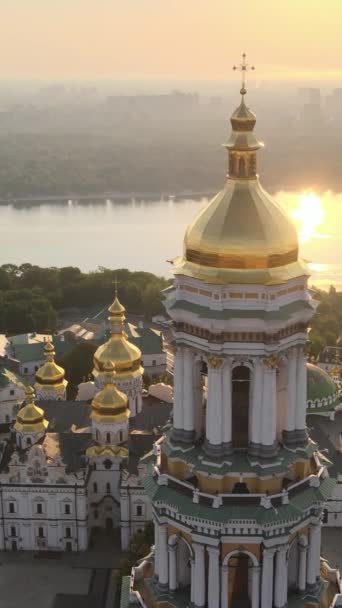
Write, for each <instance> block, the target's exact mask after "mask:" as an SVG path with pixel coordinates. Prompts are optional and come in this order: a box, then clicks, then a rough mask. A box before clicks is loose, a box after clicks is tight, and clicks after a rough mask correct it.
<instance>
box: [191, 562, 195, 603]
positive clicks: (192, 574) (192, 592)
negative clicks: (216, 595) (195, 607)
mask: <svg viewBox="0 0 342 608" xmlns="http://www.w3.org/2000/svg"><path fill="white" fill-rule="evenodd" d="M190 564H191V589H190V601H191V603H192V604H193V603H194V602H195V586H196V581H195V560H194V558H191V560H190Z"/></svg>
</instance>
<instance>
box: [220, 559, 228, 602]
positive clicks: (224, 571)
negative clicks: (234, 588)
mask: <svg viewBox="0 0 342 608" xmlns="http://www.w3.org/2000/svg"><path fill="white" fill-rule="evenodd" d="M228 602H229V597H228V564H226V565H224V566H221V608H228Z"/></svg>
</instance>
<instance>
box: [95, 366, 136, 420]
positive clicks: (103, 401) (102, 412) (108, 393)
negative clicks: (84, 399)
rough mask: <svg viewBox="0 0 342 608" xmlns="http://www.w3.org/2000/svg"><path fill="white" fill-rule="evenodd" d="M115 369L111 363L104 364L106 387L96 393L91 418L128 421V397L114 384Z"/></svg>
mask: <svg viewBox="0 0 342 608" xmlns="http://www.w3.org/2000/svg"><path fill="white" fill-rule="evenodd" d="M114 370H115V368H114V365H113V363H112V362H111V361H106V363H105V364H104V379H105V386H104V388H103V389H102V390H100V391H99V392H98V393H96V395H95V397H94V399H93V401H92V403H91V405H92V408H93V411H92V414H91V417H92V418H94V419H95V420H104V419H105V420H106V421H108V420H112V419H115V420H119V419H120V420H121V419H127V418H129V416H130V412H129V410H128V409H127V403H128V398H127V395H125V394H124V393H122V392H121V391H119V390H118V389H117V387H116V386H115V384H114V379H115V371H114Z"/></svg>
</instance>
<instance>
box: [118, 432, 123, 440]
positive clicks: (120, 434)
mask: <svg viewBox="0 0 342 608" xmlns="http://www.w3.org/2000/svg"><path fill="white" fill-rule="evenodd" d="M119 441H123V432H122V431H120V433H119Z"/></svg>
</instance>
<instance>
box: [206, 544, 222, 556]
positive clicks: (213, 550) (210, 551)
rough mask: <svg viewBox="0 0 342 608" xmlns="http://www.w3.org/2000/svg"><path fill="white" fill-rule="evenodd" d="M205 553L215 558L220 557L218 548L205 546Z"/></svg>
mask: <svg viewBox="0 0 342 608" xmlns="http://www.w3.org/2000/svg"><path fill="white" fill-rule="evenodd" d="M207 552H208V554H209V555H213V556H215V557H216V556H217V557H218V556H219V555H220V549H219V548H218V547H210V546H208V545H207Z"/></svg>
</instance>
